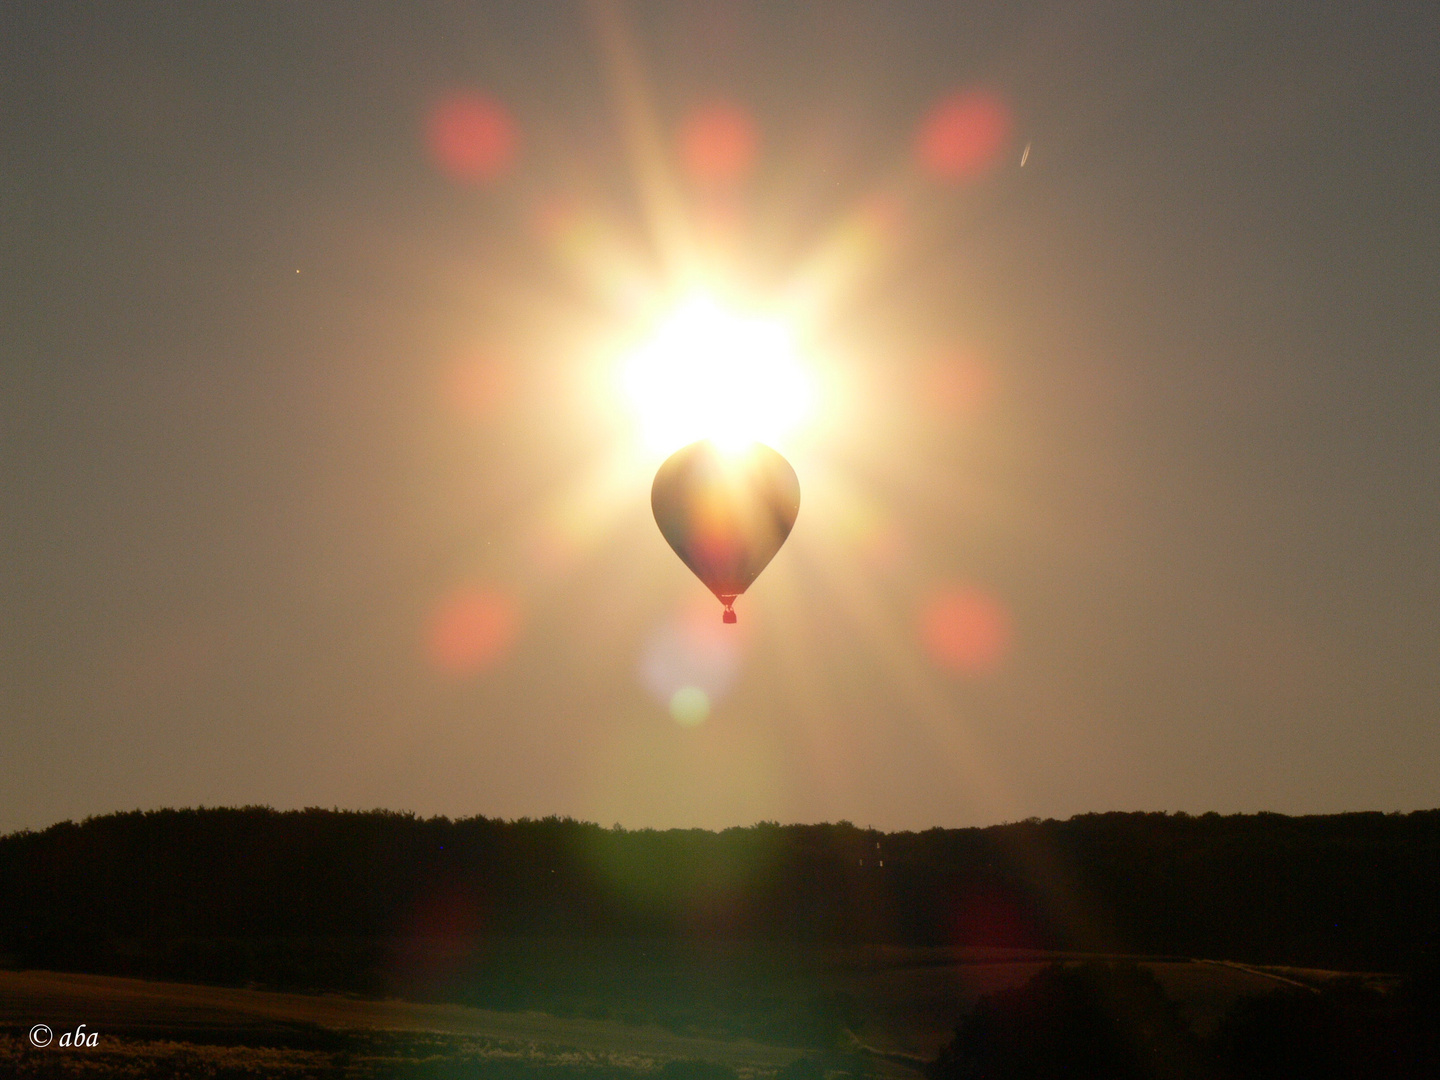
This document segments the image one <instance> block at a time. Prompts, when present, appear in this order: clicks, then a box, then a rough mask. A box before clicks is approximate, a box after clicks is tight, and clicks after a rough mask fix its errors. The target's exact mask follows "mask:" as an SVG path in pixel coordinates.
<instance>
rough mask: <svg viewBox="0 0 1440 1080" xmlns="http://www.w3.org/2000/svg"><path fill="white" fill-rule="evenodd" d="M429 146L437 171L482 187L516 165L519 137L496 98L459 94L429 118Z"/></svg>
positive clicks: (436, 107)
mask: <svg viewBox="0 0 1440 1080" xmlns="http://www.w3.org/2000/svg"><path fill="white" fill-rule="evenodd" d="M425 144H426V147H427V148H428V150H429V151H430V158H431V160H432V161H433V162H434V164H435V167H436V168H438V169H439V170H440V171H441V172H443V173H444V174H445V175H446V176H448V177H450V178H451V179H452V180H457V181H460V182H462V183H472V184H473V183H481V182H483V181H487V180H494V179H497V178H498V177H500V176H502V175H503V174H504V173H506V172H507V171H509V169H510V168H511V167H512V166H513V165H514V164H515V159H516V156H517V154H518V152H519V133H518V131H517V130H516V127H515V122H514V120H512V119H511V117H510V113H509V111H508V110H507V109H506V108H505V106H503V105H501V104H500V103H499V102H498V101H496V100H495V99H494V98H491V97H489V96H487V95H485V94H478V93H474V92H473V91H459V92H456V93H453V94H450V95H448V96H446V97H444V98H442V99H441V100H440V101H438V102H437V103H436V104H435V105H434V106H433V107H432V108H431V110H430V113H429V115H428V116H427V117H426V118H425Z"/></svg>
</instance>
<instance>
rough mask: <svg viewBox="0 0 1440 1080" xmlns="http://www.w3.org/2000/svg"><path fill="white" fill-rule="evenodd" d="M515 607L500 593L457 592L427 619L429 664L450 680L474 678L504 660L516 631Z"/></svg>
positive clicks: (446, 599)
mask: <svg viewBox="0 0 1440 1080" xmlns="http://www.w3.org/2000/svg"><path fill="white" fill-rule="evenodd" d="M517 622H518V620H517V617H516V611H515V605H514V603H513V601H511V600H510V599H509V598H508V597H506V596H503V595H501V594H500V593H496V592H491V591H486V590H482V589H460V590H457V591H456V592H454V593H451V594H450V595H449V596H447V597H445V598H444V599H443V600H442V601H441V602H440V603H439V605H438V606H437V607H436V609H435V612H434V614H433V615H432V616H431V618H430V626H429V635H428V642H427V643H428V646H429V656H430V661H431V663H432V664H433V665H434V666H435V667H436V668H437V669H438V670H440V671H442V672H444V673H446V674H448V675H453V676H458V677H464V676H467V675H476V674H478V673H480V672H481V671H484V670H486V669H487V668H490V667H493V666H494V665H495V664H496V663H498V662H499V661H500V660H502V659H504V657H505V656H506V654H507V653H508V652H509V650H510V646H511V645H512V644H513V643H514V640H515V635H516V631H517V629H518V625H517Z"/></svg>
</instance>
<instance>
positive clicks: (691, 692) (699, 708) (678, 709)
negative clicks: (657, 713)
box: [670, 686, 710, 727]
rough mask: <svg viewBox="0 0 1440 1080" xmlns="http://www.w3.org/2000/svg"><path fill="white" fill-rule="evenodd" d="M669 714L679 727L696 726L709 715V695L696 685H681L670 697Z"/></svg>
mask: <svg viewBox="0 0 1440 1080" xmlns="http://www.w3.org/2000/svg"><path fill="white" fill-rule="evenodd" d="M670 715H671V716H673V717H674V718H675V722H676V723H677V724H679V725H680V726H681V727H698V726H699V725H701V724H703V723H704V722H705V718H706V717H708V716H709V715H710V695H709V694H707V693H705V691H704V690H701V689H700V688H699V687H698V686H682V687H681V688H680V689H679V690H676V691H675V693H674V695H673V696H672V697H671V698H670Z"/></svg>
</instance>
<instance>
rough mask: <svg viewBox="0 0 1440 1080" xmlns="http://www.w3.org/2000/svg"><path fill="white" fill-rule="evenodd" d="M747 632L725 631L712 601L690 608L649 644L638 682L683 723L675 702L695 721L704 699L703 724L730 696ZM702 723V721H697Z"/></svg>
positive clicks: (740, 627)
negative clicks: (694, 715)
mask: <svg viewBox="0 0 1440 1080" xmlns="http://www.w3.org/2000/svg"><path fill="white" fill-rule="evenodd" d="M746 634H747V630H746V628H745V626H744V625H743V624H735V625H728V626H727V625H724V624H722V623H721V622H720V620H719V619H717V618H716V617H715V604H714V601H713V600H711V599H710V598H708V597H707V598H706V599H705V601H704V602H703V603H697V604H695V605H692V606H690V607H688V608H687V609H686V610H685V611H683V612H681V613H680V614H678V615H677V616H676V617H674V618H671V619H669V620H668V621H666V622H665V623H664V624H663V625H661V626H660V627H659V628H658V629H657V630H656V631H655V633H654V634H652V635H651V637H650V639H649V640H648V641H647V642H646V643H645V648H644V652H643V653H642V655H641V658H640V681H641V682H642V683H643V684H644V686H645V688H646V689H647V690H649V691H650V693H651V694H652V695H653V696H654V698H655V700H656V701H657V702H658V703H659V704H661V705H663V706H664V707H666V708H668V709H669V710H670V714H671V715H672V716H674V717H675V719H676V720H678V721H680V722H681V723H685V722H686V721H684V720H683V719H681V713H680V712H677V708H679V706H677V702H680V703H681V704H682V705H684V704H685V703H689V704H688V705H686V708H689V709H690V711H689V712H686V713H685V715H687V716H689V715H693V714H694V707H695V703H696V701H697V700H698V699H696V697H695V695H696V694H700V695H701V696H702V697H703V699H704V713H703V715H701V716H700V719H701V720H703V719H704V718H705V716H708V715H709V712H710V709H711V707H712V705H713V704H714V703H715V702H717V701H719V699H720V698H722V697H723V696H724V695H725V692H726V691H727V690H729V688H730V686H731V684H732V683H733V682H734V681H735V677H736V675H738V674H739V671H740V664H741V661H742V660H743V659H744V651H745V644H746V640H747V638H746ZM694 723H699V720H696V721H694Z"/></svg>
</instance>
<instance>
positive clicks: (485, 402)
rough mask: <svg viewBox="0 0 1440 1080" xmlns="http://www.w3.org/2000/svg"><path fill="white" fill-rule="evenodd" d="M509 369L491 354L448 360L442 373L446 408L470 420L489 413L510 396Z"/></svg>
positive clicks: (481, 417) (491, 413) (483, 416)
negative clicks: (449, 363)
mask: <svg viewBox="0 0 1440 1080" xmlns="http://www.w3.org/2000/svg"><path fill="white" fill-rule="evenodd" d="M511 378H512V376H511V373H510V372H509V371H508V370H507V369H506V367H505V366H504V365H502V364H501V363H499V361H497V360H496V359H494V358H493V357H490V356H487V355H484V354H476V355H472V356H468V357H466V358H465V359H463V360H460V361H458V362H457V363H455V364H452V365H451V366H450V368H449V369H448V370H447V371H446V373H445V377H444V388H443V389H444V395H445V400H446V403H447V404H448V405H449V406H450V408H451V409H452V410H453V411H454V412H457V413H459V414H460V415H461V416H464V417H468V418H470V419H474V420H480V419H484V418H486V417H488V416H491V415H493V414H494V413H495V412H496V411H498V410H499V409H500V407H501V406H502V405H503V404H504V402H505V400H506V399H507V398H508V397H509V396H510V390H511Z"/></svg>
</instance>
